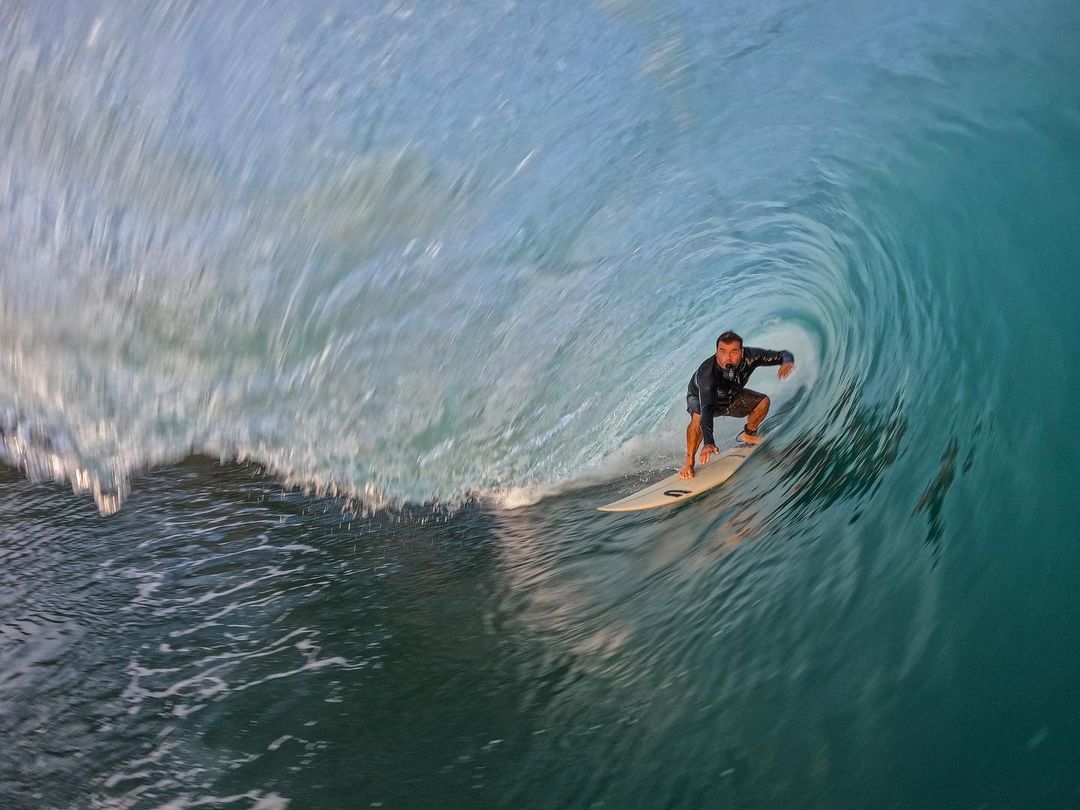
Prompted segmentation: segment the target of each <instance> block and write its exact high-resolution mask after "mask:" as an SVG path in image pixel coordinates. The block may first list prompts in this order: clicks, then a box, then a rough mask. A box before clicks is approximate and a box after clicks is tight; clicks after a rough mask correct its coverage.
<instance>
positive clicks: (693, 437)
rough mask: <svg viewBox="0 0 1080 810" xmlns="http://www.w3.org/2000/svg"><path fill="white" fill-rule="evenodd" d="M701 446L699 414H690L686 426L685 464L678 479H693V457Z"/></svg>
mask: <svg viewBox="0 0 1080 810" xmlns="http://www.w3.org/2000/svg"><path fill="white" fill-rule="evenodd" d="M699 444H701V414H699V413H692V414H690V424H689V425H687V426H686V463H685V464H683V466H682V469H681V470H679V478H693V477H694V455H695V454H696V453H697V449H698V445H699Z"/></svg>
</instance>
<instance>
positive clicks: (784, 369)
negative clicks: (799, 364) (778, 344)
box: [776, 363, 795, 380]
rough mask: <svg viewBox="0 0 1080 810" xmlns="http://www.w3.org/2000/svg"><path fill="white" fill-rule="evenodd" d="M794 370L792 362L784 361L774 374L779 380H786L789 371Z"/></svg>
mask: <svg viewBox="0 0 1080 810" xmlns="http://www.w3.org/2000/svg"><path fill="white" fill-rule="evenodd" d="M794 370H795V364H794V363H784V365H782V366H780V370H779V371H778V372H776V376H777V377H779V378H780V379H781V380H786V379H787V378H788V376H789V375H790V374H791V372H793V371H794Z"/></svg>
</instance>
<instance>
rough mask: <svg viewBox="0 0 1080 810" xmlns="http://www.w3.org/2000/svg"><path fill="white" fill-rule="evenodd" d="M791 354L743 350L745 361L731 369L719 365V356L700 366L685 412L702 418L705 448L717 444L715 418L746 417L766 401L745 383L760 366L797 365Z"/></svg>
mask: <svg viewBox="0 0 1080 810" xmlns="http://www.w3.org/2000/svg"><path fill="white" fill-rule="evenodd" d="M794 362H795V356H794V355H793V354H792V353H791V352H788V351H779V352H774V351H769V350H768V349H754V348H752V347H750V346H744V347H743V356H742V360H740V361H739V364H738V365H737V366H735V367H734V368H731V369H722V368H720V367H719V366H718V365H716V355H715V354H714V355H712V356H711V357H710V358H709V359H708V360H706V361H705V362H703V363H702V364H701V365H700V366H698V369H697V371H695V372H694V376H693V377H691V378H690V385H689V386H687V388H686V410H687V411H689V412H690V413H700V414H701V433H702V435H703V436H704V438H705V444H716V441H715V440H714V438H713V417H714V416H740V417H742V416H747V415H748V414H749V413H750V411H752V410H753V409H754V408H755V407H757V405H758V403H759V402H761V400H763V399H764V398H765V395H764V394H759V393H757V392H756V391H751V390H750V389H748V388H746V382H747V380H749V379H750V375H751V374H753V373H754V369H755V368H757V367H758V366H779V365H783V364H784V363H794Z"/></svg>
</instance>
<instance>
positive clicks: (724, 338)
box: [716, 329, 742, 349]
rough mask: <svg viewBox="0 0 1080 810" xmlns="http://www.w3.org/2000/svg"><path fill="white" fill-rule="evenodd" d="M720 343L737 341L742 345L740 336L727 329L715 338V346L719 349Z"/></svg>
mask: <svg viewBox="0 0 1080 810" xmlns="http://www.w3.org/2000/svg"><path fill="white" fill-rule="evenodd" d="M721 343H738V344H739V345H740V346H742V338H741V337H739V336H738V335H736V334H735V333H734V332H732V331H731V330H730V329H729V330H728V331H726V332H724V334H722V335H720V337H718V338H717V339H716V348H718V349H719V348H720V344H721Z"/></svg>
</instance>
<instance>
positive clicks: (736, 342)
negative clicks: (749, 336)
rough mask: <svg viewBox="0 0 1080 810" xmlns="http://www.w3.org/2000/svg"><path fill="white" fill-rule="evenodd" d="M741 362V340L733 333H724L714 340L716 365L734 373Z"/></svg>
mask: <svg viewBox="0 0 1080 810" xmlns="http://www.w3.org/2000/svg"><path fill="white" fill-rule="evenodd" d="M740 362H742V338H741V337H739V336H738V335H736V334H735V333H734V332H730V331H729V332H724V334H722V335H720V337H718V338H717V339H716V365H718V366H720V368H722V369H724V370H725V371H734V370H735V366H737V365H739V363H740Z"/></svg>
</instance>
